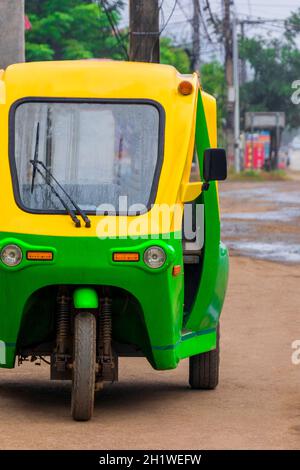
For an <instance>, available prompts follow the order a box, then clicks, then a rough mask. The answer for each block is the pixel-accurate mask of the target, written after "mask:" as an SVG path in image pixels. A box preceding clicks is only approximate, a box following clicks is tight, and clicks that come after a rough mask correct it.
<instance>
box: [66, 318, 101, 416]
mask: <svg viewBox="0 0 300 470" xmlns="http://www.w3.org/2000/svg"><path fill="white" fill-rule="evenodd" d="M95 376H96V318H95V316H94V315H93V314H92V313H78V314H77V315H76V317H75V320H74V361H73V376H72V405H71V413H72V417H73V418H74V419H75V420H76V421H88V420H89V419H91V417H92V415H93V410H94V396H95Z"/></svg>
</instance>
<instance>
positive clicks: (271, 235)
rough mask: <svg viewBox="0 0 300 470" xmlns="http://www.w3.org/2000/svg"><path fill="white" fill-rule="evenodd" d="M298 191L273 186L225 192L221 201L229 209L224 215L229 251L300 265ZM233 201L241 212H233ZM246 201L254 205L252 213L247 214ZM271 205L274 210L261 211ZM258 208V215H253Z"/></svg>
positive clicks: (277, 184) (234, 205) (224, 228)
mask: <svg viewBox="0 0 300 470" xmlns="http://www.w3.org/2000/svg"><path fill="white" fill-rule="evenodd" d="M287 189H288V190H287ZM295 189H296V190H295ZM298 189H299V186H297V187H296V186H295V185H293V186H290V185H289V184H288V183H285V184H282V183H269V184H267V185H265V186H263V187H262V186H259V187H257V185H253V186H252V187H251V186H249V185H247V186H246V185H245V188H240V187H239V188H234V189H229V190H227V191H221V192H220V195H221V201H222V200H223V201H224V206H225V207H226V211H225V212H224V213H223V214H222V238H223V239H224V241H225V243H226V244H227V246H228V248H229V249H230V250H232V252H233V253H236V254H239V255H244V256H250V257H253V258H258V259H266V260H271V261H279V262H286V263H300V192H299V190H298ZM231 201H232V206H233V207H235V210H237V212H231V211H230V206H231ZM245 201H247V202H251V208H250V207H249V209H250V211H249V212H245V211H243V205H245ZM239 202H240V204H239ZM270 202H272V203H273V204H272V207H271V208H270V210H268V209H266V210H261V205H262V204H266V203H270ZM255 205H257V207H258V212H255V211H253V207H255ZM281 224H282V225H281ZM280 227H282V228H280Z"/></svg>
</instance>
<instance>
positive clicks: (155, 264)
mask: <svg viewBox="0 0 300 470" xmlns="http://www.w3.org/2000/svg"><path fill="white" fill-rule="evenodd" d="M155 250H156V255H157V257H160V258H161V259H160V260H158V259H155V258H154V259H153V253H152V262H151V258H150V256H151V252H153V251H155ZM143 260H144V263H145V265H146V266H147V267H148V268H149V269H153V270H158V269H161V268H163V267H164V266H165V264H166V261H167V254H166V252H165V250H164V249H163V248H162V247H161V246H159V245H151V246H149V247H148V248H146V250H145V251H144V256H143Z"/></svg>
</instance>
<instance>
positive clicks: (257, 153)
mask: <svg viewBox="0 0 300 470" xmlns="http://www.w3.org/2000/svg"><path fill="white" fill-rule="evenodd" d="M264 161H265V146H264V144H263V143H262V142H256V143H255V145H254V148H253V168H255V169H257V170H259V169H260V168H262V167H263V165H264Z"/></svg>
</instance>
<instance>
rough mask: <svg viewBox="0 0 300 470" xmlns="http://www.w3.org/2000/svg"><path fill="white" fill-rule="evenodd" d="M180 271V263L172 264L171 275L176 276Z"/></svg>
mask: <svg viewBox="0 0 300 470" xmlns="http://www.w3.org/2000/svg"><path fill="white" fill-rule="evenodd" d="M180 273H181V266H180V264H178V265H176V266H174V268H173V272H172V274H173V276H178V274H180Z"/></svg>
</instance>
